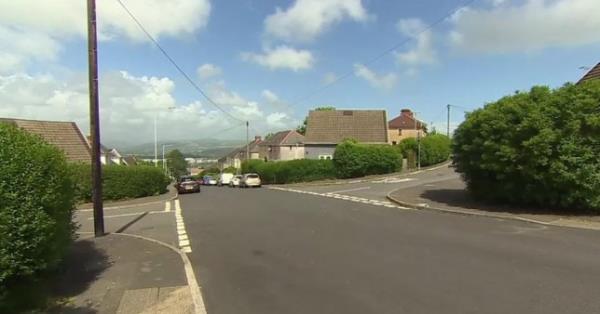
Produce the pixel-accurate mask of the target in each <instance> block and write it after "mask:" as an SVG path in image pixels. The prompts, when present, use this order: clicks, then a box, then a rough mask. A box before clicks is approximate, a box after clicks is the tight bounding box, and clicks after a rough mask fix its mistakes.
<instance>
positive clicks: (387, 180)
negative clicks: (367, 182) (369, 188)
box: [371, 178, 417, 183]
mask: <svg viewBox="0 0 600 314" xmlns="http://www.w3.org/2000/svg"><path fill="white" fill-rule="evenodd" d="M414 180H417V179H415V178H385V179H382V180H377V181H371V183H402V182H409V181H414Z"/></svg>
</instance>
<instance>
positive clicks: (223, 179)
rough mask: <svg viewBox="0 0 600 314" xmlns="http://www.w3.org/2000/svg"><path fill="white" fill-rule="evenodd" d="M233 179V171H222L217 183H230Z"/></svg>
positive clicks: (220, 184) (221, 184)
mask: <svg viewBox="0 0 600 314" xmlns="http://www.w3.org/2000/svg"><path fill="white" fill-rule="evenodd" d="M231 179H233V173H221V174H220V175H219V180H217V185H218V186H223V185H229V182H231Z"/></svg>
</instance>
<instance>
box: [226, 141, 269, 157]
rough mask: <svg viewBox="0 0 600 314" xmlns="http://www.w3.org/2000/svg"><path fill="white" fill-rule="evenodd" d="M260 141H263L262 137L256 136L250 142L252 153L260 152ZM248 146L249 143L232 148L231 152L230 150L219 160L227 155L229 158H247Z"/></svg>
mask: <svg viewBox="0 0 600 314" xmlns="http://www.w3.org/2000/svg"><path fill="white" fill-rule="evenodd" d="M260 143H262V140H261V139H260V137H256V138H254V141H252V142H250V144H249V147H250V149H249V151H250V153H258V152H259V147H258V145H259V144H260ZM246 146H248V145H244V146H242V147H238V148H236V149H234V150H232V151H231V152H229V153H228V154H227V155H225V156H223V157H222V158H220V159H219V160H221V159H224V158H227V157H229V158H235V157H239V158H241V159H244V158H246Z"/></svg>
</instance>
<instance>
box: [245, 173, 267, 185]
mask: <svg viewBox="0 0 600 314" xmlns="http://www.w3.org/2000/svg"><path fill="white" fill-rule="evenodd" d="M261 185H262V182H261V181H260V177H259V176H258V174H256V173H246V174H245V175H244V176H243V177H242V179H241V180H240V187H241V188H248V187H260V186H261Z"/></svg>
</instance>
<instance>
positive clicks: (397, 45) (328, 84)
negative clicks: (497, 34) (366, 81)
mask: <svg viewBox="0 0 600 314" xmlns="http://www.w3.org/2000/svg"><path fill="white" fill-rule="evenodd" d="M475 1H477V0H467V1H465V2H463V3H462V5H460V6H458V7H457V8H455V9H453V10H451V11H449V12H447V13H446V14H445V15H444V16H442V17H441V18H439V19H437V20H436V21H434V22H433V23H431V24H429V25H428V26H427V27H425V28H424V29H422V30H421V31H419V32H417V33H416V34H415V37H418V36H419V35H421V34H423V33H425V32H427V31H429V30H431V29H433V28H434V27H435V26H437V25H438V24H440V23H442V22H443V21H445V20H446V19H447V18H448V17H450V16H452V15H454V14H456V12H458V11H460V10H462V9H464V8H465V7H467V6H469V5H471V4H472V3H473V2H475ZM413 39H414V38H412V37H411V38H407V39H405V40H403V41H401V42H399V43H397V44H395V45H393V46H391V47H390V48H388V49H386V50H384V51H383V52H381V53H380V54H378V55H376V56H374V57H373V58H371V59H369V60H367V61H366V62H362V64H363V65H365V66H367V65H370V64H373V63H375V62H377V61H378V60H380V59H381V58H383V57H385V56H386V55H387V54H389V53H391V52H393V51H395V50H396V49H398V48H400V47H402V46H404V45H406V44H407V43H409V42H410V41H412V40H413ZM353 74H354V71H353V70H350V71H348V72H346V73H344V74H343V75H341V76H339V77H337V78H335V79H334V80H333V81H331V82H329V83H327V84H325V85H323V86H321V87H320V88H317V89H316V90H315V91H313V92H311V93H308V94H307V95H305V96H302V97H300V98H298V99H297V100H296V101H294V102H292V103H293V104H299V103H301V102H303V101H305V100H308V99H309V98H311V97H313V96H314V95H317V94H319V93H321V92H323V91H324V90H326V89H328V88H330V87H331V86H333V85H335V84H337V83H338V82H339V81H342V80H344V79H346V78H348V77H350V76H352V75H353Z"/></svg>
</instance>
